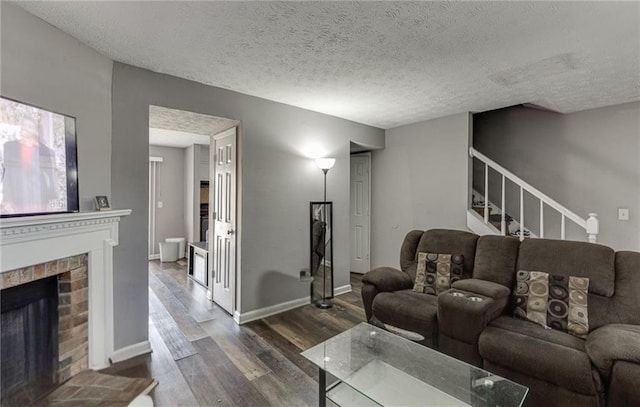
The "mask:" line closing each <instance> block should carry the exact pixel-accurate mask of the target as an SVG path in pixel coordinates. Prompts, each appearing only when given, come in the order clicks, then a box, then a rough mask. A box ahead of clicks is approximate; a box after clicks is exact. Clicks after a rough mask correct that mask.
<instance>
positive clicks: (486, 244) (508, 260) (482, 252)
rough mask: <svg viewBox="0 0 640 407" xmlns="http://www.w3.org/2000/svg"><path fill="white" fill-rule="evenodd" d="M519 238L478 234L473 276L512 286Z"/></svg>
mask: <svg viewBox="0 0 640 407" xmlns="http://www.w3.org/2000/svg"><path fill="white" fill-rule="evenodd" d="M518 247H520V240H518V239H517V238H515V237H510V236H492V235H488V236H480V237H479V238H478V244H477V246H476V258H475V260H474V263H473V278H477V279H480V280H486V281H492V282H494V283H497V284H501V285H503V286H505V287H509V288H511V287H513V283H514V280H515V271H516V260H517V259H518Z"/></svg>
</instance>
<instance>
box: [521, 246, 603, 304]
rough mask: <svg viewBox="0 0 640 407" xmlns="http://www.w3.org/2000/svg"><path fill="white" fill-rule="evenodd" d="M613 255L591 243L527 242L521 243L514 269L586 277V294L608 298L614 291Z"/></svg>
mask: <svg viewBox="0 0 640 407" xmlns="http://www.w3.org/2000/svg"><path fill="white" fill-rule="evenodd" d="M614 266H615V252H614V251H613V249H611V248H610V247H607V246H602V245H599V244H594V243H585V242H571V241H565V240H552V239H526V240H525V241H523V242H522V243H520V250H519V251H518V262H517V268H516V270H541V271H545V272H547V273H550V274H562V275H564V276H576V277H587V278H588V279H589V292H590V293H594V294H598V295H602V296H605V297H611V296H612V295H613V292H614V280H615V268H614Z"/></svg>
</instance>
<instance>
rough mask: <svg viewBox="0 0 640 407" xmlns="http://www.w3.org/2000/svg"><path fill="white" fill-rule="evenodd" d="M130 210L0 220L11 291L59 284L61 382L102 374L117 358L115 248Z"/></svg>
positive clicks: (1, 274) (0, 273)
mask: <svg viewBox="0 0 640 407" xmlns="http://www.w3.org/2000/svg"><path fill="white" fill-rule="evenodd" d="M130 213H131V211H130V210H117V211H116V210H114V211H109V212H81V213H73V214H60V215H47V216H33V217H22V218H7V219H2V220H0V241H1V245H0V259H1V260H0V266H1V268H0V282H1V284H2V285H1V288H2V289H6V288H9V287H14V286H17V285H21V284H28V283H30V282H33V281H37V280H39V279H43V278H46V277H50V276H57V278H58V318H59V320H58V322H59V328H58V338H57V339H58V341H57V342H59V343H58V362H59V363H58V376H59V378H60V379H61V381H64V380H65V379H66V378H69V377H71V376H73V375H74V374H75V373H77V372H79V371H81V370H83V369H86V368H90V369H96V370H97V369H102V368H105V367H107V366H108V365H109V359H110V358H111V357H112V356H113V354H114V337H113V318H114V315H113V302H114V298H113V248H114V247H115V246H117V245H118V223H119V221H120V219H121V218H122V217H123V216H127V215H129V214H130Z"/></svg>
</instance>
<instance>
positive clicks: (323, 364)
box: [302, 323, 528, 407]
mask: <svg viewBox="0 0 640 407" xmlns="http://www.w3.org/2000/svg"><path fill="white" fill-rule="evenodd" d="M302 355H303V356H304V357H306V358H307V359H309V360H310V361H311V362H313V363H314V364H315V365H316V366H318V368H319V369H320V378H319V387H320V392H319V393H320V394H319V396H320V398H319V402H320V403H319V404H320V407H324V406H326V403H327V401H329V403H330V404H332V405H338V406H378V405H381V406H501V407H507V406H520V405H522V402H523V401H524V398H525V397H526V395H527V391H528V389H527V388H526V387H524V386H521V385H519V384H517V383H514V382H512V381H509V380H507V379H504V378H502V377H500V376H496V375H494V374H492V373H489V372H487V371H486V370H483V369H480V368H478V367H475V366H472V365H469V364H467V363H464V362H462V361H459V360H457V359H454V358H452V357H450V356H447V355H444V354H442V353H440V352H437V351H435V350H433V349H430V348H427V347H426V346H422V345H419V344H417V343H414V342H411V341H409V340H407V339H404V338H401V337H399V336H397V335H394V334H392V333H389V332H387V331H385V330H382V329H380V328H377V327H375V326H373V325H369V324H367V323H361V324H359V325H357V326H355V327H353V328H351V329H349V330H348V331H345V332H343V333H341V334H339V335H336V336H334V337H333V338H331V339H329V340H327V341H325V342H323V343H321V344H319V345H317V346H314V347H313V348H311V349H308V350H306V351H304V352H302ZM327 373H328V374H329V375H331V376H333V377H335V378H336V379H337V380H336V381H335V382H334V383H333V384H331V385H329V386H327Z"/></svg>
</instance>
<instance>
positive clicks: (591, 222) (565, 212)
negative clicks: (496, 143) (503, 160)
mask: <svg viewBox="0 0 640 407" xmlns="http://www.w3.org/2000/svg"><path fill="white" fill-rule="evenodd" d="M469 156H471V157H472V158H477V159H478V160H479V161H480V162H482V163H483V164H484V223H485V224H488V223H489V207H488V206H489V168H491V169H493V170H494V171H496V172H498V173H499V174H500V175H501V177H502V188H501V189H502V197H501V200H500V202H501V208H500V212H501V219H500V231H501V233H502V234H503V235H505V234H506V222H505V209H504V208H505V182H506V180H507V179H508V180H509V181H511V182H513V183H514V184H516V185H517V186H518V187H519V188H520V233H519V237H520V240H524V230H525V223H524V192H525V191H527V192H528V193H529V194H531V195H533V196H534V197H536V198H537V199H539V200H540V234H539V237H540V238H544V205H547V206H549V207H551V208H553V209H555V210H556V211H557V212H559V213H560V215H561V217H560V239H562V240H565V238H566V220H567V219H569V220H570V221H572V222H573V223H575V224H576V225H578V226H580V227H581V228H583V229H584V230H585V231H586V233H587V238H588V240H589V242H591V243H595V242H596V240H597V238H598V233H599V228H600V225H599V221H598V215H597V214H595V213H590V214H589V217H588V218H587V219H583V218H581V217H580V216H578V215H577V214H575V213H574V212H572V211H570V210H569V209H567V208H566V207H564V206H562V205H560V204H559V203H558V202H556V201H554V200H553V199H551V198H549V197H548V196H547V195H546V194H544V193H542V192H541V191H539V190H538V189H537V188H535V187H533V186H531V185H529V184H528V183H527V182H525V181H524V180H522V179H521V178H520V177H518V176H516V175H514V174H513V173H512V172H510V171H509V170H507V169H506V168H504V167H502V166H501V165H500V164H498V163H496V162H495V161H493V160H492V159H490V158H489V157H487V156H486V155H484V154H482V153H481V152H479V151H478V150H476V149H474V148H473V147H469Z"/></svg>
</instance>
